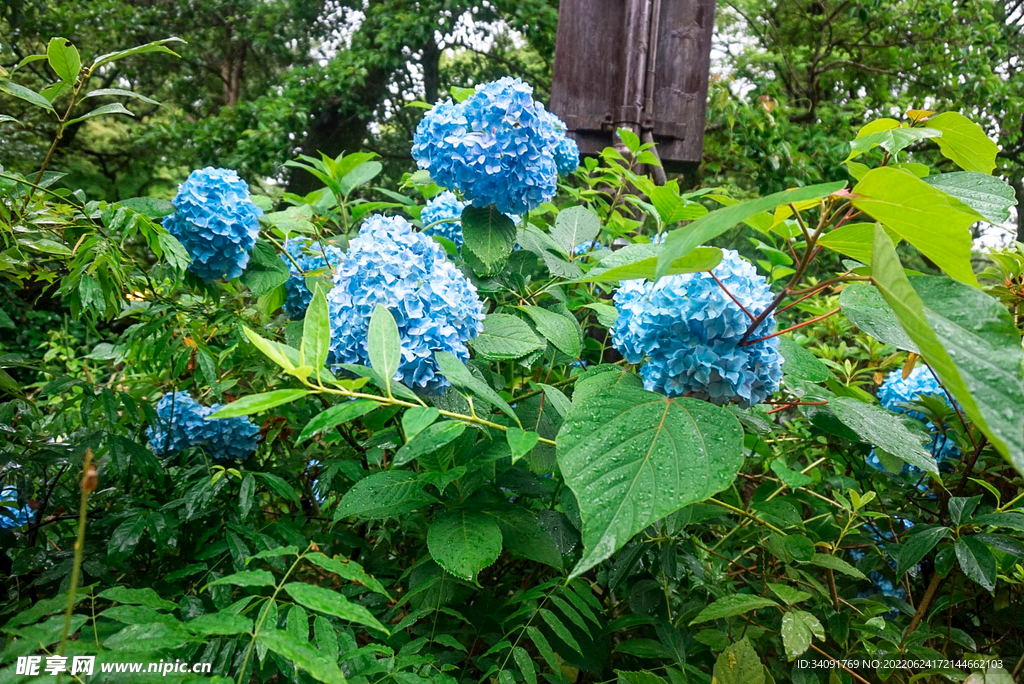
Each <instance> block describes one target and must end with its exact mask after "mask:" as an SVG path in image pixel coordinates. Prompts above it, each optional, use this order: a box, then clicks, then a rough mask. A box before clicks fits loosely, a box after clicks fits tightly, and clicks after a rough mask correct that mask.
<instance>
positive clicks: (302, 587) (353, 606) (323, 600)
mask: <svg viewBox="0 0 1024 684" xmlns="http://www.w3.org/2000/svg"><path fill="white" fill-rule="evenodd" d="M284 590H285V591H286V592H288V595H289V596H291V597H292V598H293V599H295V601H296V602H298V603H300V604H302V605H303V606H305V607H306V608H309V609H310V610H315V611H317V612H319V613H325V614H327V615H333V616H334V617H339V618H341V619H342V620H348V621H349V622H354V623H356V624H358V625H363V626H364V627H369V628H371V629H376V630H379V631H381V632H384V633H385V634H391V632H390V631H388V628H387V627H385V626H384V625H382V624H381V623H380V621H379V620H377V618H375V617H374V616H373V613H371V612H370V611H369V610H368V609H367V608H366V607H365V606H362V605H360V604H358V603H353V602H351V601H349V600H348V599H347V598H345V597H344V596H342V595H341V594H339V593H338V592H336V591H333V590H331V589H325V588H324V587H320V586H317V585H315V584H305V583H303V582H289V583H287V584H285V585H284Z"/></svg>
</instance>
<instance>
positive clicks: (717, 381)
mask: <svg viewBox="0 0 1024 684" xmlns="http://www.w3.org/2000/svg"><path fill="white" fill-rule="evenodd" d="M714 274H715V276H717V277H718V279H719V280H720V281H722V283H723V284H724V285H725V286H726V287H727V288H728V289H729V291H730V292H731V293H732V294H733V295H734V296H735V297H736V299H738V300H739V301H740V302H742V303H743V305H744V306H745V307H746V308H747V310H748V311H750V312H752V313H754V314H757V313H759V312H760V311H763V310H764V309H765V308H766V307H767V306H768V305H769V304H770V303H771V301H772V299H773V296H772V293H771V290H770V288H769V286H768V283H767V281H766V280H765V279H764V278H763V277H762V276H760V275H758V274H757V271H756V269H755V268H754V267H753V265H751V264H750V263H749V262H747V261H745V260H744V259H742V258H741V257H740V256H739V254H737V253H736V252H734V251H732V250H723V258H722V262H721V263H720V264H719V265H718V266H716V267H715V269H714ZM613 301H614V303H615V307H616V309H617V310H618V313H619V316H618V319H617V320H616V322H615V325H614V326H613V328H612V343H613V344H614V346H615V348H616V349H617V350H618V351H619V352H620V353H621V354H622V355H623V356H624V357H625V358H626V360H627V361H629V362H630V363H634V364H639V363H643V366H641V368H640V376H641V377H642V378H643V381H644V386H645V387H646V388H647V389H649V390H652V391H656V392H663V393H665V394H666V395H668V396H694V397H697V398H700V399H706V400H708V401H711V402H714V403H716V404H726V403H732V402H735V403H738V404H740V405H741V406H745V407H747V406H753V405H754V404H758V403H761V402H762V401H764V400H765V399H766V398H768V397H769V396H770V395H771V394H772V393H774V392H775V391H776V390H777V389H778V387H779V383H780V382H781V380H782V357H781V356H780V355H779V340H778V338H777V337H773V338H770V339H767V340H762V341H760V342H756V343H754V344H751V345H746V346H742V347H741V346H740V344H739V343H740V340H741V339H742V338H743V336H744V334H745V333H746V330H747V327H748V325H749V323H750V319H749V317H748V316H747V315H746V314H745V313H744V312H743V311H742V310H741V309H740V308H739V307H738V306H736V303H735V302H733V301H732V299H731V298H730V297H729V296H728V295H727V294H726V293H725V292H724V291H723V290H722V288H721V287H720V286H719V285H718V283H716V282H715V279H714V278H712V277H711V275H710V274H709V273H706V272H702V273H686V274H679V275H672V276H667V277H665V278H661V279H660V280H658V281H657V282H655V283H651V282H648V281H645V280H629V281H626V282H624V283H622V284H621V285H620V286H619V288H618V290H617V291H616V293H615V296H614V298H613ZM774 328H775V318H774V316H773V315H769V316H767V317H766V318H765V320H764V322H763V323H762V324H761V325H760V326H759V327H758V329H757V330H756V331H755V332H754V336H755V337H760V336H763V335H767V334H770V332H771V331H772V330H773V329H774Z"/></svg>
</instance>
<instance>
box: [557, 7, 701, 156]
mask: <svg viewBox="0 0 1024 684" xmlns="http://www.w3.org/2000/svg"><path fill="white" fill-rule="evenodd" d="M714 15H715V3H714V0H561V4H560V6H559V10H558V36H557V42H556V44H555V68H554V80H553V84H552V88H551V111H553V112H554V113H556V114H558V115H559V116H560V117H562V119H563V120H564V121H565V122H566V124H567V125H568V127H569V132H570V134H571V135H572V137H573V138H575V139H576V142H577V143H578V144H579V146H580V151H581V152H582V153H583V154H589V155H594V154H598V153H599V152H600V151H601V150H602V149H604V148H605V147H607V146H609V145H613V144H614V142H615V141H614V140H613V133H614V131H615V129H616V128H627V129H629V130H631V131H633V132H634V133H637V134H638V135H640V136H641V138H642V139H644V140H645V141H654V142H656V143H658V152H659V153H660V156H661V159H662V162H663V164H664V165H665V168H666V169H668V170H670V171H685V170H689V169H692V168H694V167H695V166H696V165H697V164H699V163H700V159H701V154H702V152H703V146H704V120H705V116H706V111H705V110H706V107H707V91H708V72H709V69H710V63H711V31H712V28H713V24H714Z"/></svg>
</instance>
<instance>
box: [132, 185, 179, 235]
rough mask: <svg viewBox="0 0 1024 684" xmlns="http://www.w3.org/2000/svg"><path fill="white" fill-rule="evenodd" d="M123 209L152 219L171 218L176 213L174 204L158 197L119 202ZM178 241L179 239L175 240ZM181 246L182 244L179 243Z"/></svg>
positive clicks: (134, 198)
mask: <svg viewBox="0 0 1024 684" xmlns="http://www.w3.org/2000/svg"><path fill="white" fill-rule="evenodd" d="M118 204H120V205H121V206H122V207H128V208H129V209H131V210H132V211H134V212H138V213H139V214H142V215H143V216H148V217H149V218H151V219H159V218H163V217H164V216H170V215H171V214H173V213H174V204H172V203H171V202H170V201H168V200H165V199H159V198H157V197H130V198H128V199H124V200H121V201H119V202H118ZM160 235H161V236H163V235H167V236H168V237H172V238H173V237H174V236H173V235H170V233H161V234H160ZM174 239H175V241H177V238H174ZM179 244H180V243H179Z"/></svg>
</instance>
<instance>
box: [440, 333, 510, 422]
mask: <svg viewBox="0 0 1024 684" xmlns="http://www.w3.org/2000/svg"><path fill="white" fill-rule="evenodd" d="M434 360H435V361H437V367H438V368H439V369H440V370H441V374H442V375H444V376H445V377H446V378H448V379H449V380H450V381H451V383H452V384H453V385H455V386H456V387H461V388H462V389H465V390H467V391H469V392H471V393H473V394H474V395H475V396H477V397H479V398H481V399H483V400H484V401H486V402H487V403H488V404H490V405H491V406H494V407H495V408H497V409H500V410H501V411H504V413H505V415H507V416H509V417H510V418H512V420H514V421H516V424H517V425H518V424H519V418H518V417H517V416H516V412H515V411H513V410H512V407H511V406H509V405H508V402H506V401H505V400H504V399H502V398H501V395H500V394H498V393H497V392H495V391H494V390H493V389H492V388H491V386H490V385H488V384H487V383H486V382H484V381H483V380H481V379H480V378H478V377H477V376H475V375H473V373H472V372H471V371H470V370H469V368H467V367H466V364H464V363H462V361H461V360H460V359H459V357H457V356H455V355H454V354H451V353H449V352H446V351H439V352H435V353H434Z"/></svg>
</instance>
